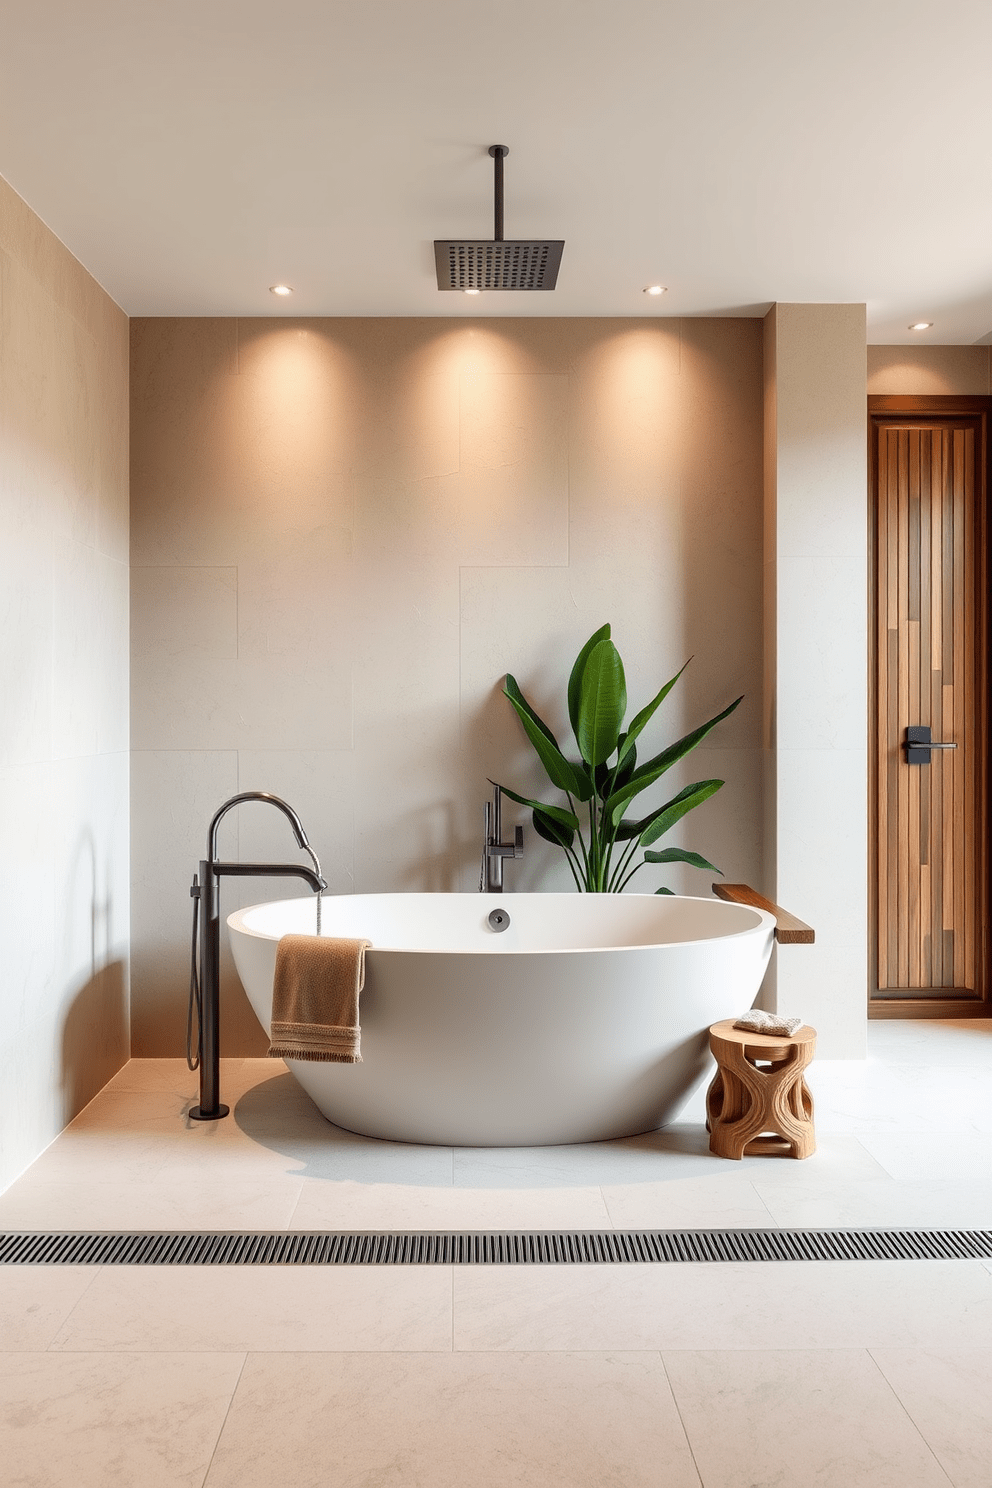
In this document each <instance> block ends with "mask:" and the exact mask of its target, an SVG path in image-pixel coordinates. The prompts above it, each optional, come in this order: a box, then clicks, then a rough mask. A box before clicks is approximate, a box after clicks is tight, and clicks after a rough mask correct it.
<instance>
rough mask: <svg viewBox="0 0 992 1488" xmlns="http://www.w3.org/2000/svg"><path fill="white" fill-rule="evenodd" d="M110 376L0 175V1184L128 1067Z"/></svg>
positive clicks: (119, 439) (109, 339) (113, 325)
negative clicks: (2, 880)
mask: <svg viewBox="0 0 992 1488" xmlns="http://www.w3.org/2000/svg"><path fill="white" fill-rule="evenodd" d="M127 376H128V362H127V320H126V317H125V316H124V315H123V313H122V312H121V311H119V310H118V309H117V307H116V306H115V305H114V304H113V302H112V301H111V300H110V299H109V298H108V297H107V296H106V295H105V294H104V292H103V290H101V289H100V287H99V285H97V284H96V283H95V282H94V281H93V280H92V279H91V278H90V277H89V275H88V274H86V272H85V270H84V269H83V268H82V266H81V265H80V264H78V263H77V262H76V261H75V260H74V259H73V258H72V257H71V255H70V254H69V253H68V252H67V250H66V249H65V248H64V247H63V245H62V244H61V243H60V242H59V241H58V240H57V239H56V238H55V236H54V235H53V234H52V233H51V232H49V230H48V229H47V228H46V227H45V226H44V224H43V223H42V222H41V221H40V220H39V219H38V218H37V217H36V216H34V214H33V213H32V212H31V211H30V210H29V208H28V207H27V206H26V204H25V203H24V202H22V201H21V200H20V198H19V197H17V196H16V195H15V193H14V192H13V191H12V190H11V189H10V187H9V186H7V184H6V183H5V182H3V181H0V522H2V526H3V542H2V544H0V695H2V697H3V708H2V723H0V770H2V778H0V789H2V792H3V800H4V810H3V813H2V819H0V852H2V854H3V857H4V861H5V862H8V863H10V864H16V871H14V872H12V873H10V874H8V880H9V887H6V888H5V894H4V905H3V910H2V911H0V914H2V918H3V924H2V933H3V939H4V945H5V965H4V976H3V978H2V980H0V1026H2V1028H3V1034H2V1036H0V1064H2V1071H0V1105H2V1108H3V1109H2V1111H0V1190H2V1189H3V1188H4V1187H6V1185H7V1184H8V1183H10V1182H11V1181H12V1179H14V1178H16V1177H17V1175H18V1174H19V1173H20V1172H21V1171H22V1169H23V1168H24V1167H25V1166H26V1165H27V1164H28V1163H30V1162H31V1161H32V1159H33V1158H35V1157H36V1156H37V1155H38V1153H39V1152H41V1151H42V1150H43V1149H44V1148H45V1147H46V1146H47V1145H48V1143H49V1142H51V1140H52V1138H53V1137H55V1136H56V1135H57V1134H58V1132H59V1130H60V1129H61V1127H62V1126H63V1125H64V1124H65V1121H66V1120H67V1119H68V1118H69V1117H71V1116H72V1115H74V1114H75V1112H76V1111H77V1110H78V1109H79V1108H80V1105H81V1104H84V1103H85V1102H86V1101H87V1100H89V1099H90V1097H91V1096H92V1095H93V1094H94V1093H95V1092H96V1090H97V1089H99V1087H100V1086H101V1085H102V1084H103V1083H105V1081H106V1080H107V1079H109V1078H110V1076H111V1075H112V1074H113V1073H114V1072H115V1070H116V1069H118V1068H119V1067H120V1065H121V1064H123V1063H124V1062H125V1060H126V1058H127V1031H128V1025H127V983H128V966H127V961H128V922H129V906H128V874H127V871H126V864H127V852H128V809H127V779H128V758H127V747H128V734H127V730H128V663H127V651H128V599H127V559H128V510H127V479H126V474H127V416H128V404H127Z"/></svg>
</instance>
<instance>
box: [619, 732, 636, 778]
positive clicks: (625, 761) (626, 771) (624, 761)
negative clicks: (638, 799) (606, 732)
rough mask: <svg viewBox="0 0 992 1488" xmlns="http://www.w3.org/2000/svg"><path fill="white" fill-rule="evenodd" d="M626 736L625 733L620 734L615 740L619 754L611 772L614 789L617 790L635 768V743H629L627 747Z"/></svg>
mask: <svg viewBox="0 0 992 1488" xmlns="http://www.w3.org/2000/svg"><path fill="white" fill-rule="evenodd" d="M628 737H629V736H628V735H627V734H621V735H620V738H619V739H618V740H617V746H618V748H619V751H620V754H619V757H618V759H617V764H616V767H615V769H614V773H613V789H614V790H619V789H620V788H621V787H622V786H624V785H626V784H627V781H628V780H629V779H630V777H631V776H632V775H633V773H634V771H635V770H636V769H637V745H636V744H631V746H630V748H629V749H627V748H626V743H627V739H628Z"/></svg>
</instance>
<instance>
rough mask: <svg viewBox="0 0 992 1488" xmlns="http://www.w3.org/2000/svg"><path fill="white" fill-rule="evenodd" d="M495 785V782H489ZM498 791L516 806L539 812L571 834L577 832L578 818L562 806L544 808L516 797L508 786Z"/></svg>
mask: <svg viewBox="0 0 992 1488" xmlns="http://www.w3.org/2000/svg"><path fill="white" fill-rule="evenodd" d="M490 784H491V785H495V784H496V781H495V780H492V781H490ZM500 790H501V791H502V792H503V794H504V796H509V798H510V800H511V801H516V803H517V805H518V806H529V807H530V809H531V811H540V812H541V813H542V815H544V816H547V817H550V818H551V820H552V821H556V822H559V823H560V824H561V826H563V827H568V828H570V829H571V831H573V832H577V831H578V830H579V818H578V817H577V816H574V815H573V814H572V812H571V811H566V810H565V808H564V806H546V805H545V803H544V802H543V801H531V800H528V798H527V797H526V796H518V795H517V793H516V791H512V790H510V787H509V786H508V785H501V786H500Z"/></svg>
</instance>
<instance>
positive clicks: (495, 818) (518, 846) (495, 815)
mask: <svg viewBox="0 0 992 1488" xmlns="http://www.w3.org/2000/svg"><path fill="white" fill-rule="evenodd" d="M500 796H501V791H500V788H499V786H498V785H494V786H493V798H492V800H491V801H487V802H486V840H485V845H484V846H483V849H482V872H481V873H480V875H479V893H480V894H502V892H503V859H504V858H522V857H523V855H524V829H523V827H515V828H514V832H513V841H512V842H502V841H501V840H500V839H501V837H502V836H503V813H502V811H501V809H500Z"/></svg>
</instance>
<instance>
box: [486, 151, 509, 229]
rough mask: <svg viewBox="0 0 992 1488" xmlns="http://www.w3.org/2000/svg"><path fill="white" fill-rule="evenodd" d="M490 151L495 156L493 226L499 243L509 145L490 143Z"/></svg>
mask: <svg viewBox="0 0 992 1488" xmlns="http://www.w3.org/2000/svg"><path fill="white" fill-rule="evenodd" d="M489 153H490V155H491V156H492V157H493V171H494V176H495V180H494V182H493V189H494V192H495V197H496V201H495V224H494V227H493V239H494V241H495V242H497V243H502V241H503V161H504V160H505V159H506V157H507V155H509V153H510V147H509V145H490V146H489Z"/></svg>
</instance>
